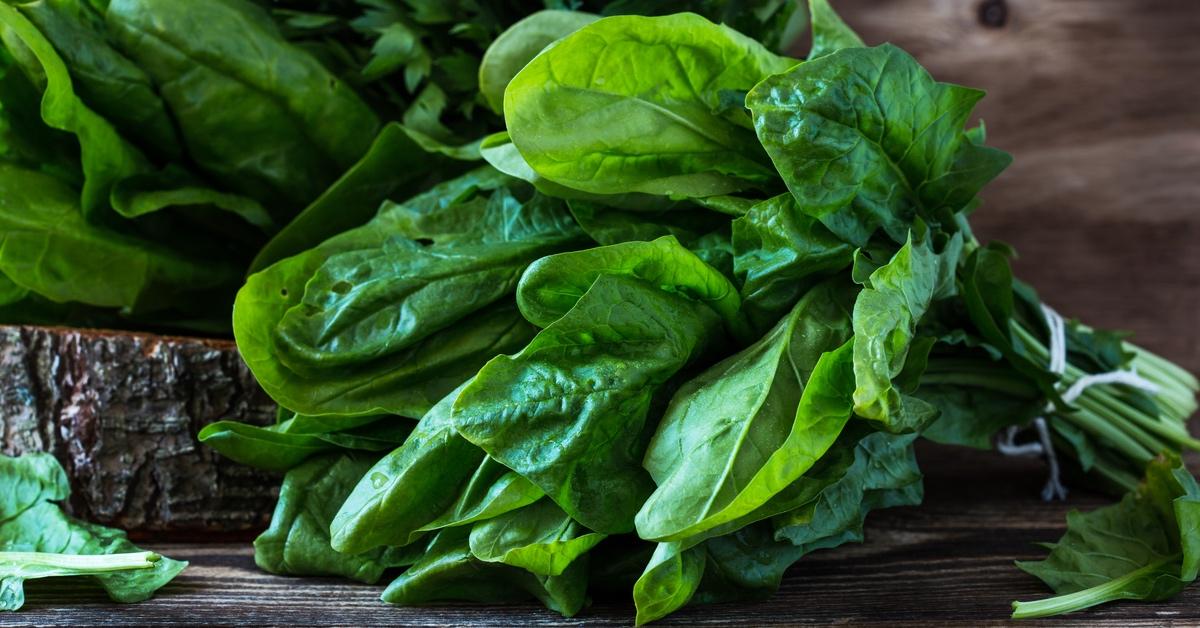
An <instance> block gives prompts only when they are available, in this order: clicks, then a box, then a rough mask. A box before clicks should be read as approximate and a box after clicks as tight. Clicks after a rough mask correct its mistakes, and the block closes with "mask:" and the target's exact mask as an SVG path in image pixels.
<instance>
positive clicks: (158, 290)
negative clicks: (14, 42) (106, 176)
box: [0, 6, 240, 318]
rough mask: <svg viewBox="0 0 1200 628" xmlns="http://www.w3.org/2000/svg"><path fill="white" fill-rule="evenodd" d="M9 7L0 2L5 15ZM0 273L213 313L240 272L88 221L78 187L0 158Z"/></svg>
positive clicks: (140, 305) (126, 300) (95, 298)
mask: <svg viewBox="0 0 1200 628" xmlns="http://www.w3.org/2000/svg"><path fill="white" fill-rule="evenodd" d="M3 11H4V6H0V14H2V13H3ZM0 273H3V274H4V275H7V276H8V278H9V279H11V280H12V281H13V282H14V283H16V284H17V285H19V286H21V287H23V288H25V289H27V290H30V291H32V292H35V293H37V294H39V295H42V296H44V297H46V298H47V299H50V300H52V301H56V302H67V301H75V302H79V303H86V304H89V305H96V306H104V307H115V308H123V309H124V310H125V311H126V312H127V313H134V314H137V313H140V312H153V311H157V310H163V309H168V308H176V309H182V310H184V311H186V312H188V313H190V314H192V315H194V316H196V317H197V318H201V317H204V316H208V315H213V316H215V312H214V310H215V309H217V308H214V306H213V304H212V302H211V300H212V299H214V298H217V299H219V300H220V301H222V302H225V300H226V299H227V298H228V294H230V292H231V290H232V287H233V286H235V285H236V283H237V281H238V276H239V275H240V272H239V271H238V268H237V266H235V265H234V264H232V263H229V262H222V261H215V260H199V259H195V258H192V257H189V256H187V255H185V254H183V253H179V252H177V251H175V250H172V249H171V248H170V247H167V246H165V245H162V244H158V243H155V242H150V241H147V240H144V239H141V238H137V237H134V236H131V235H127V234H124V233H119V232H117V231H114V230H112V229H109V228H106V227H101V226H97V225H92V224H90V223H88V222H87V221H86V220H85V219H84V217H83V213H82V212H81V211H80V207H79V195H78V193H77V192H75V191H74V190H72V189H71V188H69V187H67V186H66V185H64V184H62V183H61V182H59V181H58V180H57V179H55V178H53V177H50V176H48V175H45V174H42V173H39V172H34V171H30V170H25V169H22V168H18V167H15V166H11V165H6V164H0Z"/></svg>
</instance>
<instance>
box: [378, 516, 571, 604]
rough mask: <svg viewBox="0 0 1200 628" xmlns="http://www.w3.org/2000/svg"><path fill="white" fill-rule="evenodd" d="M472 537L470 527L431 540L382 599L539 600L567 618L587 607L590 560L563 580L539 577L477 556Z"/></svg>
mask: <svg viewBox="0 0 1200 628" xmlns="http://www.w3.org/2000/svg"><path fill="white" fill-rule="evenodd" d="M469 534H470V528H466V527H456V528H447V529H446V530H443V531H441V532H439V533H438V534H437V535H436V536H435V537H434V538H433V540H432V541H431V542H430V544H429V547H428V549H427V550H426V553H425V557H424V558H423V559H421V561H420V562H418V563H417V564H415V565H413V566H412V567H410V568H409V569H408V570H407V571H405V572H404V573H403V574H401V575H400V577H398V578H396V580H395V581H394V582H392V584H391V585H389V586H388V588H387V589H386V590H385V591H384V592H383V596H382V597H383V601H384V602H387V603H389V604H400V605H418V604H424V603H428V602H433V601H438V600H466V601H471V602H481V603H486V604H496V603H504V602H517V601H521V600H526V599H529V598H536V599H538V600H540V601H541V602H542V603H543V604H545V605H546V606H547V607H548V608H550V609H551V610H554V611H558V612H559V613H562V614H563V616H565V617H571V616H573V615H575V614H576V613H578V612H579V611H580V609H582V608H583V605H584V602H585V601H586V592H587V591H586V590H587V562H586V561H584V560H580V561H576V562H575V563H574V564H573V565H572V566H571V567H569V568H567V570H566V571H565V572H564V573H563V574H562V575H559V576H539V575H535V574H532V573H529V572H528V571H525V570H523V569H518V568H516V567H510V566H508V565H500V564H495V563H486V562H483V561H481V560H479V559H478V558H475V556H474V555H473V554H471V548H470V546H469V540H468V537H469Z"/></svg>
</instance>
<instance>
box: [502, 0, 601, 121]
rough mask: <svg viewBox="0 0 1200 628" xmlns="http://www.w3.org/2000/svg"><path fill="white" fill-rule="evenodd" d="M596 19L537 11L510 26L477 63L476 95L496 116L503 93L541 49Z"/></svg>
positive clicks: (564, 12) (583, 13)
mask: <svg viewBox="0 0 1200 628" xmlns="http://www.w3.org/2000/svg"><path fill="white" fill-rule="evenodd" d="M598 19H600V16H599V15H595V14H592V13H585V12H583V11H538V12H537V13H534V14H532V15H530V16H529V17H526V18H525V19H523V20H521V21H520V22H517V23H516V24H513V25H512V26H510V27H509V28H508V30H506V31H504V32H503V33H501V34H500V36H499V37H497V38H496V41H494V42H492V45H491V46H488V49H487V52H486V53H484V55H483V59H482V60H481V61H480V62H479V93H481V94H482V95H483V97H484V99H485V100H487V103H488V106H490V107H491V108H492V110H493V111H495V112H496V113H503V111H504V89H505V88H506V87H508V83H509V81H511V80H512V79H513V77H514V76H516V75H517V73H518V72H520V71H521V68H524V67H525V65H526V64H527V63H529V61H530V60H532V59H533V58H534V57H536V56H537V54H538V53H539V52H541V51H542V49H543V48H545V47H546V46H549V45H550V44H552V43H554V42H556V41H558V40H559V39H562V38H563V37H566V36H567V35H570V34H571V33H574V32H575V31H577V30H579V29H580V28H583V27H584V26H587V25H588V24H591V23H592V22H595V21H596V20H598Z"/></svg>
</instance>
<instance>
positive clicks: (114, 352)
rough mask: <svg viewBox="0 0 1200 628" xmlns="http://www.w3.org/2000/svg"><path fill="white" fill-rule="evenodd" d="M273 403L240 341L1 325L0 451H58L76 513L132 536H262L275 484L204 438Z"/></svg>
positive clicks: (270, 409) (255, 416)
mask: <svg viewBox="0 0 1200 628" xmlns="http://www.w3.org/2000/svg"><path fill="white" fill-rule="evenodd" d="M273 415H274V404H273V403H272V402H271V400H270V398H268V397H267V395H266V394H265V393H263V392H262V390H261V389H260V388H259V387H258V384H256V383H255V381H254V378H253V376H252V375H251V374H250V372H249V370H248V369H247V368H246V366H245V365H244V364H243V363H242V360H241V358H240V357H239V356H238V354H237V350H236V348H235V347H234V345H233V343H232V342H228V341H219V340H200V339H194V338H173V337H165V336H156V335H151V334H137V333H129V332H110V331H99V330H76V329H65V328H55V327H17V326H0V451H2V452H3V453H5V454H8V455H16V454H20V453H23V452H27V451H48V452H51V453H53V454H54V455H55V456H56V457H57V458H58V459H59V461H60V462H62V464H63V466H64V467H65V468H66V470H67V475H68V476H69V477H70V478H71V483H72V498H71V504H70V506H71V509H72V511H73V513H74V514H75V515H76V516H79V517H82V518H85V519H88V520H90V521H95V522H97V523H103V524H106V525H112V526H117V527H120V528H124V529H127V530H134V531H137V530H171V531H179V532H188V531H190V532H198V531H233V530H247V529H252V528H258V527H261V526H263V525H264V524H265V522H266V521H267V520H268V519H269V517H270V513H271V509H272V506H273V503H274V492H273V491H274V490H275V488H276V487H277V485H278V479H277V478H275V477H273V476H271V475H270V474H265V473H261V472H256V471H254V470H252V469H249V468H246V467H243V466H241V465H238V464H235V463H233V462H230V461H228V460H225V459H224V458H221V457H220V456H218V455H217V454H216V453H215V452H213V451H212V450H210V449H208V448H207V447H204V446H203V445H201V444H200V443H199V442H197V440H196V433H197V432H198V431H199V430H200V428H201V427H203V426H204V425H206V424H208V423H211V422H213V421H217V420H220V419H226V418H234V419H239V420H243V421H250V422H257V423H264V424H265V423H268V422H269V421H271V420H272V418H273Z"/></svg>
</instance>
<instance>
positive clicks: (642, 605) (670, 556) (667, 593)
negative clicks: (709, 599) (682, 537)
mask: <svg viewBox="0 0 1200 628" xmlns="http://www.w3.org/2000/svg"><path fill="white" fill-rule="evenodd" d="M707 556H708V555H707V553H706V552H705V549H704V548H703V547H693V548H690V549H686V550H681V549H680V547H679V545H678V544H677V543H658V544H657V545H655V547H654V554H653V555H652V556H651V557H650V563H649V564H647V565H646V570H645V571H643V572H642V575H641V577H640V578H638V579H637V582H636V583H635V584H634V585H633V603H634V605H635V606H636V607H637V617H636V619H635V623H636V625H638V626H641V625H643V624H647V623H650V622H652V621H655V620H657V619H662V618H663V617H666V616H667V615H670V614H671V613H674V612H675V611H676V610H679V609H680V608H682V607H683V606H684V605H686V604H687V603H688V601H690V600H691V599H692V596H693V595H695V593H696V589H697V588H699V587H700V579H701V578H702V577H703V576H704V564H705V562H706V561H707Z"/></svg>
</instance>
